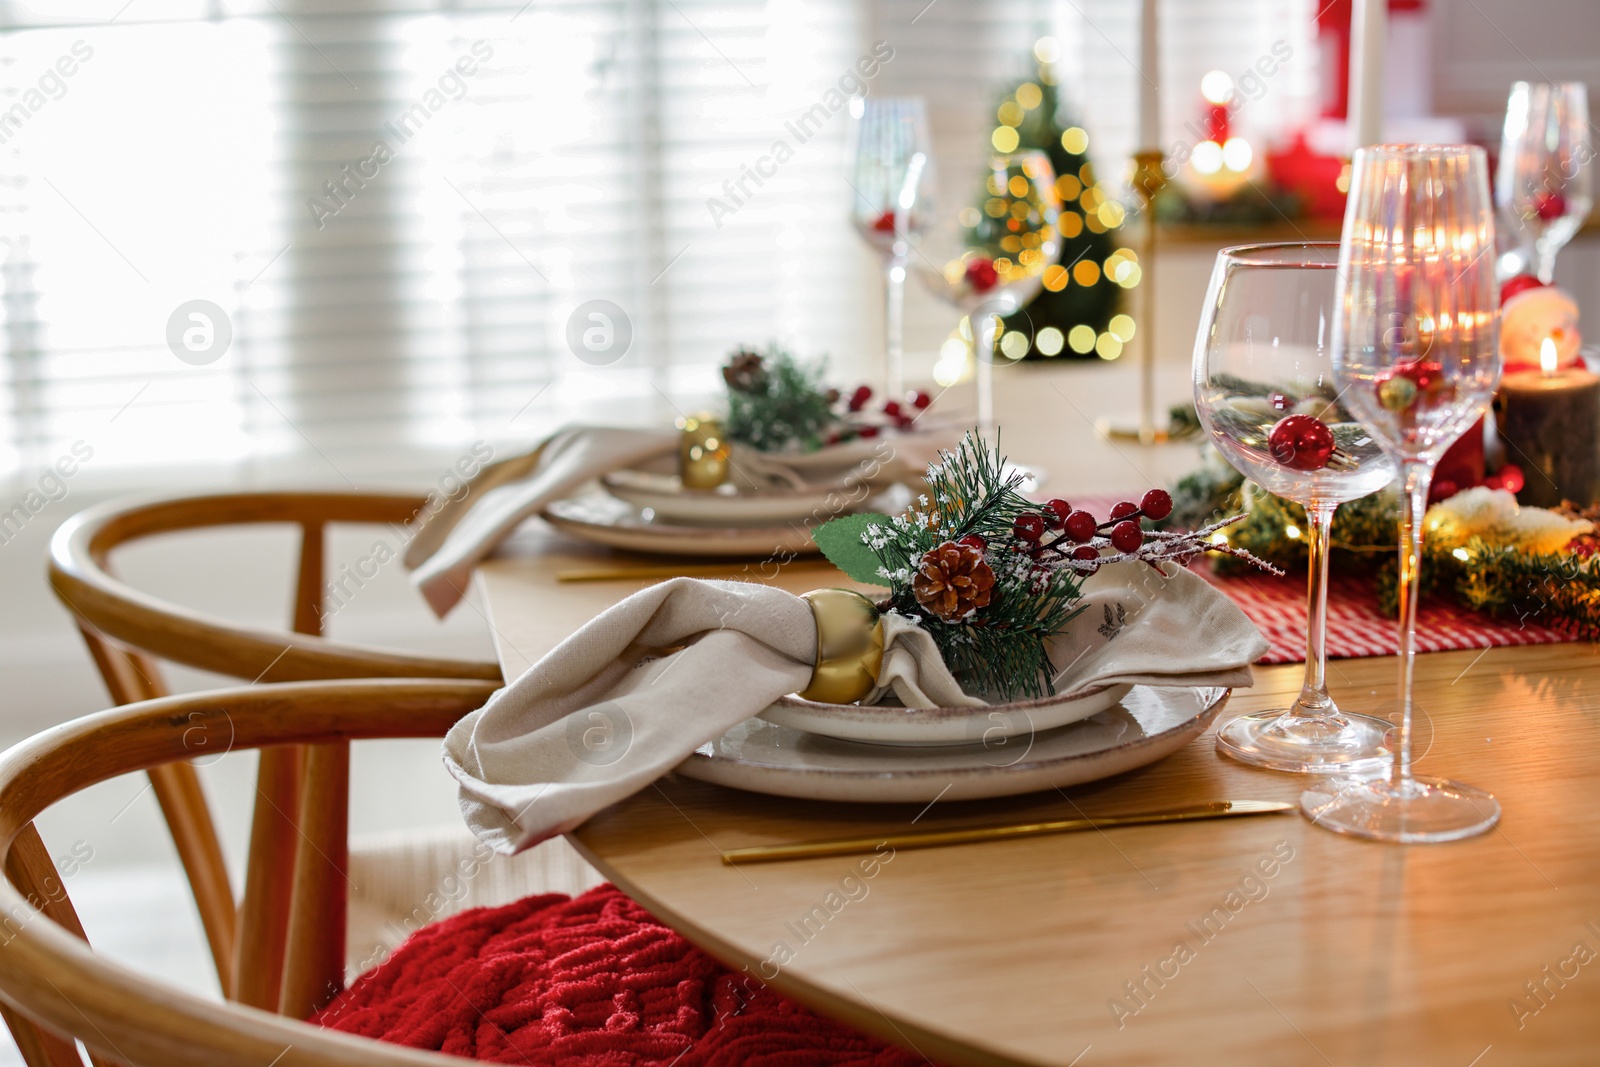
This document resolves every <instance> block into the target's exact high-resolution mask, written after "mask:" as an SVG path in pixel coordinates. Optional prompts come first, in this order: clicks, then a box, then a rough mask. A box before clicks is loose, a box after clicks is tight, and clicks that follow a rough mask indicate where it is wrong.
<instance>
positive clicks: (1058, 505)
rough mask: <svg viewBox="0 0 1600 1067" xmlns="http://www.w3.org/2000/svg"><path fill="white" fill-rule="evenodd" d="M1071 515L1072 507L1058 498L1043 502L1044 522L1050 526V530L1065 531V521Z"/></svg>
mask: <svg viewBox="0 0 1600 1067" xmlns="http://www.w3.org/2000/svg"><path fill="white" fill-rule="evenodd" d="M1071 514H1072V505H1071V504H1069V503H1067V502H1066V501H1065V500H1062V499H1061V498H1060V497H1056V498H1055V499H1053V500H1046V501H1045V502H1044V521H1045V522H1047V523H1048V524H1049V525H1050V528H1051V529H1052V530H1061V529H1065V528H1066V525H1067V519H1068V517H1069V516H1071Z"/></svg>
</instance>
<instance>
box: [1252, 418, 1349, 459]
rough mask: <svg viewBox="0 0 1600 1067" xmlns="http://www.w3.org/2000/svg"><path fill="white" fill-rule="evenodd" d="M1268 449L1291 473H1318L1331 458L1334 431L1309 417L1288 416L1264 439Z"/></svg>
mask: <svg viewBox="0 0 1600 1067" xmlns="http://www.w3.org/2000/svg"><path fill="white" fill-rule="evenodd" d="M1267 447H1268V448H1269V449H1270V450H1271V451H1272V458H1273V459H1275V460H1277V461H1278V462H1279V463H1282V464H1283V465H1284V466H1285V467H1288V468H1289V469H1290V470H1297V471H1319V470H1321V469H1322V468H1324V467H1326V466H1327V465H1328V460H1330V459H1332V458H1333V431H1332V430H1330V429H1328V427H1327V425H1326V424H1325V423H1323V421H1322V420H1321V419H1316V418H1312V417H1311V416H1310V415H1288V416H1285V417H1284V418H1281V419H1279V420H1278V424H1277V425H1276V426H1274V427H1273V428H1272V432H1271V433H1270V434H1268V435H1267Z"/></svg>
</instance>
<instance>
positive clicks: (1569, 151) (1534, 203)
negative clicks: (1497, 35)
mask: <svg viewBox="0 0 1600 1067" xmlns="http://www.w3.org/2000/svg"><path fill="white" fill-rule="evenodd" d="M1593 161H1594V148H1593V142H1592V139H1591V136H1590V132H1589V94H1588V89H1587V88H1586V87H1585V86H1584V84H1583V83H1582V82H1561V83H1559V84H1555V85H1549V84H1545V83H1540V82H1516V83H1514V84H1513V85H1512V86H1511V98H1510V100H1509V101H1507V103H1506V123H1505V130H1504V133H1503V134H1502V136H1501V140H1500V165H1499V167H1498V168H1497V169H1496V171H1495V183H1494V191H1495V202H1496V204H1498V205H1499V208H1500V212H1501V218H1502V220H1503V221H1504V222H1505V223H1506V225H1507V226H1508V228H1510V229H1511V230H1512V232H1514V233H1516V234H1518V235H1519V236H1520V237H1521V238H1522V242H1523V246H1524V247H1526V246H1527V244H1528V243H1530V242H1531V243H1532V245H1533V249H1534V254H1535V258H1536V260H1537V270H1538V274H1539V280H1540V281H1542V282H1545V283H1547V284H1548V283H1549V282H1550V281H1552V280H1553V275H1554V274H1555V269H1556V253H1557V252H1559V251H1560V250H1561V248H1562V246H1563V245H1565V244H1566V243H1567V242H1568V241H1570V240H1572V237H1573V235H1574V234H1576V233H1577V232H1578V227H1580V226H1582V225H1583V220H1584V219H1586V218H1588V217H1589V209H1590V208H1591V207H1593V206H1594V168H1593V167H1592V166H1591V164H1592V163H1593Z"/></svg>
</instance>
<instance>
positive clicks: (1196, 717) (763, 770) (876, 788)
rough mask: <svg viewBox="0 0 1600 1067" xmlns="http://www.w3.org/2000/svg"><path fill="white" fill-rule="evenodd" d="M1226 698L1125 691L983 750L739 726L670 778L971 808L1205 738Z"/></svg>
mask: <svg viewBox="0 0 1600 1067" xmlns="http://www.w3.org/2000/svg"><path fill="white" fill-rule="evenodd" d="M1227 697H1228V690H1226V689H1219V688H1208V689H1154V688H1150V687H1147V686H1142V685H1141V686H1135V687H1134V688H1133V689H1131V690H1130V691H1129V692H1128V694H1127V695H1126V696H1124V697H1123V698H1122V700H1121V702H1120V703H1118V704H1117V705H1115V706H1114V707H1110V708H1107V709H1106V710H1104V711H1101V712H1099V713H1097V714H1095V715H1091V716H1090V717H1089V718H1087V719H1083V720H1081V721H1079V722H1075V723H1073V724H1071V725H1070V726H1063V727H1060V728H1058V729H1055V730H1048V731H1045V732H1043V733H1039V734H1035V735H1032V736H1022V737H1012V738H1007V739H1006V740H1004V741H1001V742H997V743H994V744H990V745H983V744H975V745H965V746H961V747H941V748H921V749H910V748H903V747H899V748H891V747H888V746H884V745H871V744H860V743H857V742H854V741H838V740H835V739H833V738H831V737H819V736H817V735H815V734H809V733H805V732H803V731H800V730H795V729H793V728H791V727H788V726H779V725H777V724H776V723H770V722H766V721H764V720H761V719H746V720H745V721H744V722H742V723H740V724H739V725H738V726H735V727H734V728H733V729H732V730H729V731H728V732H727V733H726V734H723V735H722V736H721V737H720V738H718V739H717V740H715V741H711V742H708V743H706V744H704V745H702V746H701V747H700V748H699V749H697V750H696V751H695V753H694V755H692V756H690V757H689V758H688V759H686V760H684V761H683V762H682V763H680V764H678V767H677V770H678V773H679V774H683V775H686V776H688V777H690V778H698V779H700V780H701V781H705V782H715V783H716V784H718V785H725V786H730V787H732V788H734V789H745V790H749V791H751V792H755V793H770V794H773V795H775V796H783V797H800V798H803V799H808V800H842V801H853V802H857V803H888V804H893V803H910V804H926V803H927V802H928V801H930V800H933V799H935V798H942V799H945V800H979V799H983V798H986V797H1003V796H1011V795H1013V794H1016V793H1031V792H1035V791H1037V790H1040V789H1055V788H1061V787H1065V786H1070V785H1079V784H1081V783H1083V782H1092V781H1096V780H1098V779H1100V778H1109V777H1111V776H1112V775H1114V774H1122V773H1123V772H1125V771H1131V770H1133V769H1135V768H1137V767H1143V766H1145V765H1147V764H1150V763H1154V762H1155V761H1156V760H1158V759H1161V758H1162V757H1164V756H1169V755H1171V754H1172V753H1174V752H1176V751H1177V750H1178V749H1180V748H1182V747H1183V746H1184V745H1186V744H1188V743H1189V742H1190V741H1192V740H1194V739H1195V738H1196V737H1198V736H1200V734H1202V733H1204V732H1205V729H1206V727H1207V726H1209V725H1211V722H1212V720H1213V719H1215V718H1216V717H1217V713H1218V712H1219V711H1221V710H1222V706H1223V704H1224V703H1225V702H1226V701H1227Z"/></svg>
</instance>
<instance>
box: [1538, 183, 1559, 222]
mask: <svg viewBox="0 0 1600 1067" xmlns="http://www.w3.org/2000/svg"><path fill="white" fill-rule="evenodd" d="M1533 213H1534V214H1535V215H1538V216H1539V219H1540V221H1541V222H1550V221H1552V220H1554V219H1559V218H1560V217H1561V216H1563V215H1565V214H1566V213H1567V198H1566V197H1564V196H1562V195H1561V194H1560V193H1558V192H1555V191H1554V190H1546V191H1544V192H1542V193H1540V194H1539V195H1538V196H1535V197H1534V198H1533Z"/></svg>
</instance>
